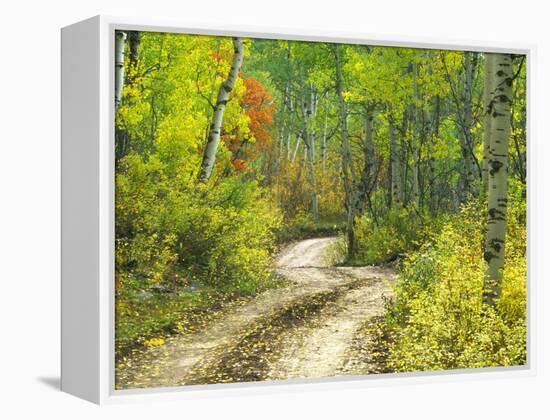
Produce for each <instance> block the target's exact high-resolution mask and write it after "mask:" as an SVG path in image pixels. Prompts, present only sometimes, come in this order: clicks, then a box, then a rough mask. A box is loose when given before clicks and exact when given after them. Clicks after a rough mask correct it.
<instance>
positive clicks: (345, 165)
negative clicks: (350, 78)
mask: <svg viewBox="0 0 550 420" xmlns="http://www.w3.org/2000/svg"><path fill="white" fill-rule="evenodd" d="M340 48H341V47H340V45H335V46H334V52H335V56H336V93H337V94H338V99H339V103H340V127H341V136H342V148H341V154H342V179H343V181H344V192H345V200H346V203H345V204H346V210H347V223H346V232H347V245H348V255H349V256H350V257H353V256H354V255H355V254H356V252H357V244H356V242H355V206H354V203H355V186H354V182H353V168H352V160H351V150H350V147H349V143H348V123H347V119H348V108H347V104H346V101H345V99H344V94H343V91H344V88H343V84H344V82H343V77H342V59H341V56H340Z"/></svg>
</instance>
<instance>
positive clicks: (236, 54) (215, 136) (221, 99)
mask: <svg viewBox="0 0 550 420" xmlns="http://www.w3.org/2000/svg"><path fill="white" fill-rule="evenodd" d="M243 58H244V44H243V40H242V39H241V38H233V61H232V63H231V68H230V70H229V74H228V75H227V78H226V79H225V80H224V81H223V82H222V84H221V85H220V89H219V91H218V97H217V99H216V104H215V105H214V115H212V123H211V124H210V128H209V131H208V138H207V141H206V146H205V148H204V153H203V157H202V163H201V168H200V172H199V176H198V180H199V182H206V181H208V179H210V176H211V175H212V170H213V168H214V162H215V161H216V152H217V151H218V145H219V143H220V135H221V131H222V123H223V114H224V112H225V107H226V105H227V102H228V101H229V96H230V94H231V91H232V90H233V87H234V86H235V82H236V81H237V77H238V76H239V71H240V69H241V65H242V63H243Z"/></svg>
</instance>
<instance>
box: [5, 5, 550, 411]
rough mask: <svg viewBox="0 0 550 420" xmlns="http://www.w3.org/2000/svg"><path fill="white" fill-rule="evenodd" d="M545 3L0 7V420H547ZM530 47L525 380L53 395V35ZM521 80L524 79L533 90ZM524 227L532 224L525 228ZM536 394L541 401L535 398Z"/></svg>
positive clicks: (548, 48) (56, 180)
mask: <svg viewBox="0 0 550 420" xmlns="http://www.w3.org/2000/svg"><path fill="white" fill-rule="evenodd" d="M544 3H545V2H543V1H527V0H523V1H519V0H516V1H508V0H500V1H481V0H477V1H470V0H462V1H460V2H459V1H442V0H439V1H424V0H415V1H410V0H409V1H407V0H403V1H390V0H376V1H375V2H370V1H367V0H359V1H356V2H353V1H352V0H333V1H323V0H317V1H298V0H272V1H264V2H261V1H260V0H255V1H254V0H250V1H239V0H236V1H229V0H225V1H224V0H204V1H196V0H194V1H184V0H178V1H167V0H146V1H143V0H120V1H113V0H110V1H108V0H96V1H81V2H78V1H74V0H73V1H59V0H49V1H24V0H20V1H18V2H15V1H9V2H3V3H2V6H0V7H1V9H2V10H1V13H0V16H1V20H2V22H1V23H0V31H1V37H0V40H1V42H0V57H1V61H2V62H1V64H0V108H1V110H0V111H1V112H0V121H1V124H0V139H1V142H2V143H1V147H0V183H1V184H0V185H1V189H0V191H1V204H0V235H1V236H0V238H1V242H0V244H1V247H2V249H1V250H0V262H1V265H0V273H1V274H0V276H1V277H0V279H1V283H0V284H1V288H0V299H1V301H0V311H1V313H0V322H1V324H0V325H1V329H0V353H1V356H0V360H1V365H0V366H2V368H1V370H0V387H1V390H0V401H1V403H0V416H1V417H3V418H5V419H18V418H38V417H46V418H57V417H58V418H62V419H65V418H67V419H69V418H70V419H88V418H100V417H101V418H103V419H115V418H116V419H122V418H132V419H151V418H157V419H159V418H161V417H165V418H174V417H177V418H200V419H201V420H202V419H209V418H217V419H222V418H223V419H226V418H239V419H245V418H262V419H263V418H283V419H286V418H289V419H292V418H303V419H315V418H342V419H345V418H359V417H361V418H376V417H379V418H383V419H393V418H399V419H404V418H406V419H409V418H421V419H431V418H434V419H435V418H437V419H441V418H445V419H446V420H447V419H464V418H474V419H476V418H484V419H491V418H499V419H508V418H532V419H541V418H549V417H550V408H549V407H548V404H549V401H548V396H549V395H550V394H549V390H550V386H549V385H550V380H549V378H550V373H549V364H548V359H547V356H548V353H549V350H550V349H549V345H548V339H549V331H548V329H549V328H548V325H549V324H548V315H549V310H548V308H549V306H550V305H545V303H546V302H545V301H546V300H547V299H548V298H550V295H549V294H548V291H549V288H548V281H549V279H548V277H547V275H546V274H547V270H545V269H544V268H545V267H544V263H545V261H546V260H547V258H545V257H546V255H547V254H548V252H547V251H548V249H546V248H545V245H546V242H545V241H544V239H545V237H546V235H547V234H548V233H549V232H548V222H547V221H546V220H545V219H543V217H542V216H543V215H546V214H548V213H549V210H550V209H549V208H548V191H549V189H548V184H547V182H546V178H545V177H544V175H543V169H545V168H546V167H547V166H548V164H547V163H546V159H545V157H547V156H550V153H549V150H548V142H547V136H548V125H547V124H548V122H549V120H550V109H549V106H548V103H549V101H548V100H546V98H547V96H548V95H549V94H550V91H549V89H548V88H549V86H548V83H549V77H548V75H549V74H550V61H549V59H550V44H549V43H548V42H549V40H550V30H549V29H548V16H549V13H548V11H547V10H544V7H543V5H544ZM99 13H102V14H109V15H119V16H130V17H140V16H142V17H143V16H145V17H148V18H151V17H157V18H159V19H172V20H181V21H182V22H185V23H189V22H192V23H196V24H197V25H198V24H200V23H201V22H208V23H220V24H224V23H230V24H237V25H238V24H244V25H256V26H260V27H261V26H262V25H265V26H269V27H281V28H303V29H312V30H319V32H320V33H322V31H323V30H324V29H326V30H331V31H353V32H362V33H366V34H371V35H372V37H376V35H380V36H383V35H385V36H401V37H403V39H407V37H408V36H411V37H414V38H419V37H420V38H428V39H431V40H433V41H436V42H437V41H438V40H440V39H459V40H461V41H464V42H465V43H467V41H468V40H474V41H498V42H504V43H506V42H510V43H528V44H533V45H536V46H537V47H538V51H537V52H538V54H537V57H536V59H537V60H536V61H537V62H536V63H532V64H533V65H535V66H536V84H535V83H533V87H534V94H535V98H534V101H533V102H532V104H533V107H532V109H531V114H530V117H531V118H532V122H533V123H534V124H533V126H532V128H533V130H532V133H531V140H532V141H531V145H530V146H531V159H530V161H529V165H530V170H531V173H530V180H529V182H530V184H529V185H530V188H531V199H532V201H531V203H530V204H531V211H532V213H531V216H532V217H531V261H530V269H531V275H532V280H534V281H535V282H536V295H537V296H534V298H535V299H536V300H537V302H538V304H537V312H536V313H535V314H534V315H535V318H536V330H537V331H536V332H537V338H538V340H537V342H536V343H535V347H536V353H537V355H538V357H537V359H538V360H537V362H538V363H537V369H538V373H537V375H536V376H534V377H529V378H519V379H518V378H516V379H499V380H492V379H491V380H488V379H478V380H470V381H463V380H460V381H456V382H452V381H451V382H446V383H435V384H434V383H421V384H418V383H417V384H414V385H410V384H401V385H397V386H392V387H386V386H384V387H369V388H364V389H347V390H346V389H340V388H338V389H336V390H330V391H310V392H303V393H292V394H272V395H271V394H269V395H260V396H258V395H256V396H251V397H246V396H243V397H230V398H229V397H228V398H213V399H199V400H193V401H181V402H173V403H162V404H160V403H148V404H133V405H125V406H108V407H102V408H99V407H96V406H94V405H92V404H90V403H87V402H84V401H80V400H78V399H76V398H74V397H71V396H68V395H65V394H62V393H60V392H59V391H58V390H57V389H56V388H57V387H58V384H59V303H60V302H59V292H60V286H59V285H60V280H59V273H60V270H59V259H60V253H59V248H60V239H59V237H60V235H59V229H60V222H59V208H60V206H59V190H60V188H59V184H60V171H59V167H60V159H59V155H60V140H59V118H60V115H59V96H60V94H59V86H60V83H59V78H60V76H59V73H60V71H59V62H60V33H59V29H60V28H61V27H62V26H65V25H68V24H71V23H74V22H76V21H78V20H82V19H85V18H88V17H90V16H93V15H96V14H99ZM532 81H533V80H532ZM533 216H534V217H533ZM543 387H546V388H547V389H546V390H543Z"/></svg>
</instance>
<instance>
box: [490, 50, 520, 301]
mask: <svg viewBox="0 0 550 420" xmlns="http://www.w3.org/2000/svg"><path fill="white" fill-rule="evenodd" d="M488 77H491V78H492V79H493V80H494V92H493V94H492V95H491V103H492V114H491V117H492V123H491V126H492V130H491V132H492V135H491V140H490V145H491V146H490V148H489V162H488V169H489V191H488V211H487V214H488V216H487V236H486V240H485V260H486V261H487V264H488V267H487V273H486V276H485V284H484V295H483V297H484V301H485V302H486V303H488V304H494V303H495V301H496V299H498V297H499V296H500V290H501V282H502V270H503V268H504V255H505V254H504V250H505V238H506V222H507V208H508V144H509V141H510V119H511V118H510V117H511V112H510V110H511V103H512V84H513V60H512V56H511V55H510V54H495V55H494V68H493V69H492V73H491V74H490V75H489V76H488Z"/></svg>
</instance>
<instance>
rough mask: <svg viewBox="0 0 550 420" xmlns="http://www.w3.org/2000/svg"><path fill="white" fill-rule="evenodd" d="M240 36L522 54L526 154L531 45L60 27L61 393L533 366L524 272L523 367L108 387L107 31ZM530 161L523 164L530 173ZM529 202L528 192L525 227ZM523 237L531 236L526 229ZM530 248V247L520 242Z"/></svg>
mask: <svg viewBox="0 0 550 420" xmlns="http://www.w3.org/2000/svg"><path fill="white" fill-rule="evenodd" d="M125 29H127V30H129V29H131V30H140V31H156V32H173V33H190V34H208V35H224V36H243V37H251V38H271V39H290V40H307V41H323V42H339V43H351V44H369V45H381V46H400V47H419V48H439V49H451V50H453V49H454V50H472V51H486V52H509V53H517V54H526V55H527V71H528V79H527V81H528V84H527V103H528V114H527V127H528V129H527V133H528V143H527V144H528V159H529V156H530V154H531V153H532V141H533V138H532V130H531V127H532V122H531V113H530V111H529V109H530V107H531V104H532V103H533V102H532V91H533V80H534V75H533V68H534V60H535V56H536V51H535V47H534V46H531V45H509V44H506V45H501V44H496V43H487V42H482V41H480V42H475V43H472V42H469V43H462V42H460V41H456V40H448V39H445V40H437V41H434V40H429V39H406V40H405V39H403V38H401V37H395V38H387V37H378V36H376V35H369V34H358V33H328V32H327V33H319V32H317V31H304V30H300V29H292V30H289V29H284V30H283V29H278V28H255V27H248V26H247V27H242V26H239V27H232V26H230V25H226V26H224V27H219V26H212V25H201V24H192V25H190V24H184V23H183V24H182V23H178V22H166V21H154V20H142V19H140V20H133V19H128V18H115V17H107V16H96V17H93V18H90V19H88V20H85V21H82V22H79V23H75V24H74V25H70V26H67V27H65V28H63V29H62V31H61V43H62V63H61V64H62V66H61V67H62V75H61V76H62V90H61V97H62V123H61V128H62V130H61V131H62V342H61V349H62V355H61V361H62V363H61V365H62V375H61V388H62V390H63V391H65V392H67V393H70V394H73V395H75V396H78V397H80V398H83V399H86V400H88V401H91V402H94V403H97V404H105V403H117V402H131V401H136V400H143V399H147V400H155V401H157V400H163V399H174V398H176V399H181V398H197V397H202V396H216V395H224V396H226V395H229V394H251V393H254V394H256V393H266V392H268V393H273V392H293V391H302V390H308V389H316V390H319V389H335V388H342V387H366V386H387V385H396V384H398V383H399V382H407V383H410V382H413V383H422V382H424V383H425V382H436V381H449V380H452V381H458V380H460V381H462V380H474V379H484V378H490V379H494V378H500V377H511V376H514V377H516V376H532V375H534V374H535V371H536V368H535V364H536V363H535V361H536V355H535V354H534V349H535V347H536V346H535V345H534V341H535V337H534V336H533V333H534V331H535V328H534V320H533V318H532V314H533V313H534V308H533V304H534V300H533V299H531V296H533V294H534V293H535V288H536V285H535V284H534V281H533V278H532V275H531V274H532V273H531V272H530V270H529V276H528V311H527V324H528V339H527V345H528V358H527V364H526V365H525V366H521V367H502V368H490V369H466V370H454V371H445V372H426V373H408V374H380V375H373V376H368V377H367V376H365V377H361V378H356V377H353V378H329V379H326V378H325V379H307V380H289V381H280V382H261V383H241V384H223V385H196V386H188V387H177V388H153V389H141V390H115V389H114V101H113V92H114V33H115V30H125ZM530 169H531V168H530V167H528V171H529V173H531V170H530ZM530 202H531V200H530V197H529V195H528V214H529V218H528V220H529V226H530V225H531V224H530V220H531V219H532V217H531V211H532V210H531V204H530ZM529 238H530V240H531V239H532V238H531V235H530V234H529ZM528 255H531V252H530V249H529V247H528Z"/></svg>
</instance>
